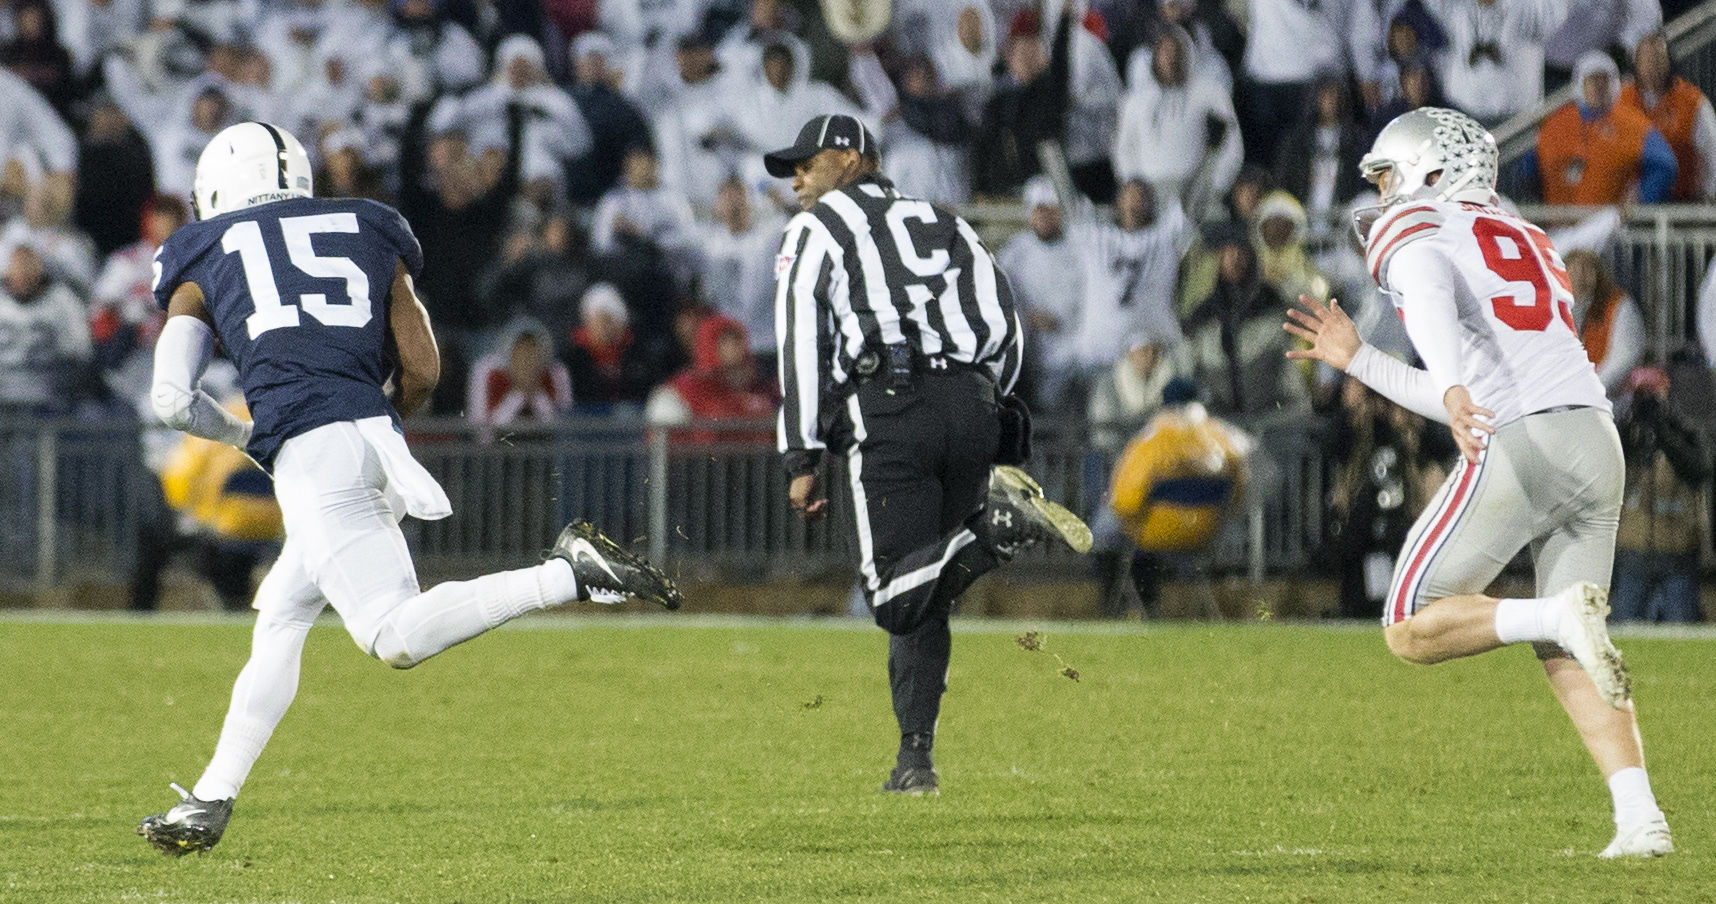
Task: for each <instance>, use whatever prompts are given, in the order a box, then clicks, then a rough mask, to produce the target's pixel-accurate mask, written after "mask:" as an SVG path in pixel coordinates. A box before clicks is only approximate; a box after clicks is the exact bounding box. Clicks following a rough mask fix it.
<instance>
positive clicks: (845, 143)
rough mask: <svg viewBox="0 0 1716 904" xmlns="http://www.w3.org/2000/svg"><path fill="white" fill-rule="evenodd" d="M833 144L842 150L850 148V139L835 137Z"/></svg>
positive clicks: (841, 136) (842, 136) (843, 136)
mask: <svg viewBox="0 0 1716 904" xmlns="http://www.w3.org/2000/svg"><path fill="white" fill-rule="evenodd" d="M834 143H835V144H837V145H839V146H840V147H843V148H846V147H851V146H852V139H850V138H847V137H846V136H845V135H836V136H834Z"/></svg>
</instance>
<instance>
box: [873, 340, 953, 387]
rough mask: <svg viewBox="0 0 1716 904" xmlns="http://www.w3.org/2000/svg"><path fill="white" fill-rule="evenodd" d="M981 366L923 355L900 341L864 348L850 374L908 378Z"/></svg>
mask: <svg viewBox="0 0 1716 904" xmlns="http://www.w3.org/2000/svg"><path fill="white" fill-rule="evenodd" d="M982 370H984V368H983V366H982V365H980V364H973V363H972V362H970V361H956V360H954V359H953V358H949V357H948V356H946V355H926V354H923V353H922V352H919V351H917V350H916V349H914V348H912V347H911V346H910V345H908V344H906V343H903V342H900V343H895V344H893V345H885V346H882V348H880V349H876V348H866V349H864V350H863V351H862V352H859V353H858V357H857V358H855V359H853V361H852V375H853V376H854V377H856V378H858V379H859V380H861V381H862V380H871V379H876V378H879V377H893V378H894V379H895V380H902V379H908V378H910V377H915V376H919V375H922V374H925V373H944V374H950V373H960V372H964V371H982Z"/></svg>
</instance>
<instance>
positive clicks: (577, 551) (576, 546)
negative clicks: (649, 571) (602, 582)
mask: <svg viewBox="0 0 1716 904" xmlns="http://www.w3.org/2000/svg"><path fill="white" fill-rule="evenodd" d="M571 551H572V560H573V561H574V562H576V561H577V560H578V559H579V558H580V557H586V558H588V559H589V560H590V561H592V562H594V563H595V564H596V567H597V568H600V569H602V571H604V572H606V573H607V575H608V577H611V578H613V579H614V583H616V584H620V585H622V586H623V585H624V584H625V582H624V581H622V580H620V576H619V575H617V574H615V573H614V568H613V566H612V565H609V564H608V560H607V559H604V558H602V554H601V553H599V552H597V551H596V547H595V545H594V544H592V543H591V542H590V541H589V540H586V539H584V538H583V537H579V538H578V539H576V540H573V541H572V550H571Z"/></svg>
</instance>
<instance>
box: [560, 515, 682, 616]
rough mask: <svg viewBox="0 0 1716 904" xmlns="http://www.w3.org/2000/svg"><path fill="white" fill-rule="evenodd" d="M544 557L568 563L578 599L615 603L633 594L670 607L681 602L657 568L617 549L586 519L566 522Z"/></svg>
mask: <svg viewBox="0 0 1716 904" xmlns="http://www.w3.org/2000/svg"><path fill="white" fill-rule="evenodd" d="M548 556H549V558H556V559H565V560H566V564H568V565H571V566H572V574H573V576H574V577H576V578H577V579H578V598H579V599H582V600H594V601H596V602H598V603H617V602H619V601H620V599H621V598H623V597H627V596H635V597H637V598H638V599H640V600H648V601H649V602H652V603H656V604H659V605H661V606H663V607H665V608H667V609H670V610H671V609H678V608H679V604H680V602H681V601H682V598H681V597H680V595H679V588H678V587H675V586H674V585H673V581H672V580H671V579H669V578H668V576H667V575H665V574H662V573H661V569H659V568H656V567H655V566H654V565H651V564H650V563H648V562H646V561H644V559H643V557H641V556H635V555H632V554H631V553H629V552H626V551H625V550H624V549H621V548H620V544H618V543H615V542H614V541H612V540H610V539H608V538H607V537H605V536H602V532H601V531H599V530H597V529H596V527H595V525H593V524H591V523H590V522H588V521H574V522H572V523H571V524H568V525H566V529H565V530H563V531H561V532H560V538H559V539H558V540H555V541H554V548H553V549H552V550H549V552H548Z"/></svg>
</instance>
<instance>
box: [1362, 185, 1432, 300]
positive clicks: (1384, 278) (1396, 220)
mask: <svg viewBox="0 0 1716 904" xmlns="http://www.w3.org/2000/svg"><path fill="white" fill-rule="evenodd" d="M1443 219H1444V217H1443V215H1442V211H1440V210H1437V209H1436V207H1435V206H1434V205H1432V204H1426V203H1422V202H1420V203H1417V204H1407V205H1405V206H1404V207H1401V208H1399V209H1398V210H1390V211H1388V212H1386V213H1384V214H1383V215H1382V219H1380V220H1378V221H1377V223H1376V225H1375V226H1372V227H1371V230H1370V241H1369V242H1368V243H1367V244H1366V246H1365V255H1364V262H1365V265H1366V266H1368V267H1369V268H1370V278H1371V279H1374V280H1376V284H1377V285H1379V286H1381V287H1382V288H1383V289H1384V290H1385V291H1390V292H1392V291H1394V290H1393V289H1392V288H1390V287H1389V280H1388V264H1389V262H1390V261H1391V260H1393V259H1394V255H1395V254H1397V253H1399V251H1400V249H1402V248H1405V247H1407V246H1408V245H1410V244H1412V243H1413V242H1417V241H1418V240H1420V239H1426V238H1429V237H1431V236H1433V235H1435V234H1436V232H1437V230H1439V229H1441V228H1442V222H1443Z"/></svg>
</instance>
